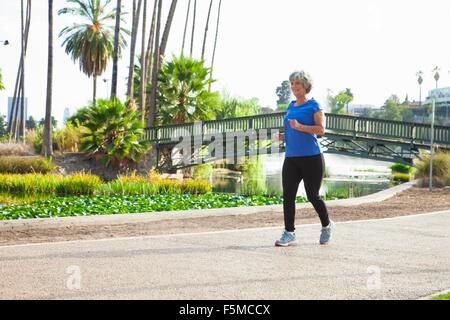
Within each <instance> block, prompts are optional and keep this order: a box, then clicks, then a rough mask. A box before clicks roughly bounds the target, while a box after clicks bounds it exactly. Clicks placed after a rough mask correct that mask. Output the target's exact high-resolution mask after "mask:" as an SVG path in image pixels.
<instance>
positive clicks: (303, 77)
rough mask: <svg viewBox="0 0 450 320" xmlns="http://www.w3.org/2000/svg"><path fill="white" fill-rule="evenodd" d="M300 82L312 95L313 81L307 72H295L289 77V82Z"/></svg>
mask: <svg viewBox="0 0 450 320" xmlns="http://www.w3.org/2000/svg"><path fill="white" fill-rule="evenodd" d="M297 80H298V81H300V83H301V84H302V85H303V87H304V88H305V90H306V93H310V92H311V89H312V85H313V82H312V79H311V77H310V75H309V74H307V73H306V72H305V71H295V72H293V73H292V74H291V75H290V76H289V81H291V82H292V81H297Z"/></svg>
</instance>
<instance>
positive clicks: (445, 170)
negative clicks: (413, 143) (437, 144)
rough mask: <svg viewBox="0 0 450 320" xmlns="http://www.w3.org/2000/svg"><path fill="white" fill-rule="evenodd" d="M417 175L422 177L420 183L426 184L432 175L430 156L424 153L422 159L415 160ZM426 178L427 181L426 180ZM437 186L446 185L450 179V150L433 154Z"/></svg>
mask: <svg viewBox="0 0 450 320" xmlns="http://www.w3.org/2000/svg"><path fill="white" fill-rule="evenodd" d="M415 167H416V174H415V177H416V178H419V179H421V180H422V181H421V182H420V185H426V184H427V183H426V181H429V175H430V156H429V155H422V157H421V160H418V161H416V162H415ZM425 180H426V181H425ZM435 180H436V186H438V185H442V184H443V185H444V186H445V184H446V183H448V182H449V180H450V152H437V153H436V154H435V155H434V156H433V182H434V181H435Z"/></svg>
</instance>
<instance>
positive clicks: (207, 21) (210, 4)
mask: <svg viewBox="0 0 450 320" xmlns="http://www.w3.org/2000/svg"><path fill="white" fill-rule="evenodd" d="M213 1H214V0H211V1H210V3H209V9H208V18H207V19H206V27H205V36H204V37H203V47H202V60H203V59H204V58H205V48H206V37H207V36H208V27H209V18H210V17H211V8H212V5H213Z"/></svg>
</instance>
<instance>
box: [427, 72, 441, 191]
mask: <svg viewBox="0 0 450 320" xmlns="http://www.w3.org/2000/svg"><path fill="white" fill-rule="evenodd" d="M439 71H440V68H439V67H434V69H433V70H431V72H434V80H435V81H436V90H437V88H438V81H439ZM435 112H436V95H434V96H433V108H432V111H431V141H430V186H429V188H430V192H431V191H433V151H434V150H433V143H434V118H435Z"/></svg>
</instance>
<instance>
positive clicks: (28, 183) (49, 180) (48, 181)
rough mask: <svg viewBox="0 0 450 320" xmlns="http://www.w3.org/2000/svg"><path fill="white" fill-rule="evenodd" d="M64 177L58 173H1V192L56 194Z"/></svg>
mask: <svg viewBox="0 0 450 320" xmlns="http://www.w3.org/2000/svg"><path fill="white" fill-rule="evenodd" d="M62 179H63V177H62V176H58V175H42V174H37V173H36V174H22V175H21V174H0V192H6V193H14V194H22V195H33V194H54V193H55V191H56V187H57V185H58V184H59V183H60V181H61V180H62Z"/></svg>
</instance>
